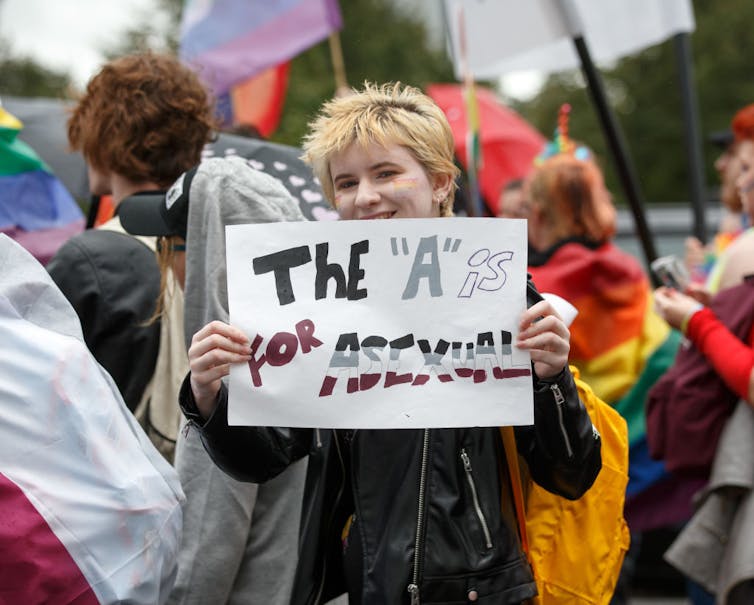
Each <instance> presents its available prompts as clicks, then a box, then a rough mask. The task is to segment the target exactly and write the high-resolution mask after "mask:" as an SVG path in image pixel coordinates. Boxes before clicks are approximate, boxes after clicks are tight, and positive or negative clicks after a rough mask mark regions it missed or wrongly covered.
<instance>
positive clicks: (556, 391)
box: [550, 384, 573, 458]
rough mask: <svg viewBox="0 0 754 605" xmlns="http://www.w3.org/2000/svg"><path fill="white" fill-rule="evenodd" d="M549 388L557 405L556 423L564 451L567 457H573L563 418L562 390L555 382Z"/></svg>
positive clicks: (563, 400) (563, 397)
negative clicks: (563, 444)
mask: <svg viewBox="0 0 754 605" xmlns="http://www.w3.org/2000/svg"><path fill="white" fill-rule="evenodd" d="M550 390H551V391H552V396H553V397H555V405H556V406H557V408H556V409H557V410H558V424H559V425H560V432H561V433H562V435H563V441H564V443H565V446H566V452H567V454H568V457H569V458H573V447H571V442H570V440H569V439H568V431H566V427H565V421H564V420H563V407H564V404H565V396H564V395H563V391H561V390H560V386H558V385H557V384H551V385H550Z"/></svg>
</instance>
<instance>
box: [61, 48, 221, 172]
mask: <svg viewBox="0 0 754 605" xmlns="http://www.w3.org/2000/svg"><path fill="white" fill-rule="evenodd" d="M215 127H216V122H215V118H214V112H213V105H212V102H211V100H210V97H209V95H208V93H207V91H206V89H205V88H204V86H202V84H201V82H200V81H199V79H198V78H197V76H196V74H195V73H194V72H193V71H191V70H190V69H189V68H188V67H186V66H184V65H182V64H181V63H180V62H179V61H178V60H177V59H175V58H174V57H171V56H168V55H161V54H156V53H139V54H134V55H128V56H124V57H120V58H118V59H115V60H113V61H110V62H109V63H107V64H106V65H105V66H104V67H103V68H102V69H101V70H100V72H99V73H98V74H97V75H96V76H94V77H93V78H92V79H91V80H90V81H89V84H88V85H87V87H86V93H85V94H84V96H83V97H82V98H81V99H80V100H79V102H78V104H77V105H76V107H75V108H74V109H73V112H72V113H71V116H70V118H69V120H68V141H69V143H70V145H71V148H72V149H74V150H76V151H81V152H82V153H83V155H84V158H85V159H86V161H87V162H89V163H90V164H91V165H92V166H93V167H94V168H95V169H97V170H100V171H105V172H114V173H116V174H119V175H122V176H124V177H125V178H127V179H129V180H131V181H137V182H138V181H153V182H155V183H157V184H159V185H162V186H167V185H170V184H171V183H173V181H175V179H177V178H178V177H179V176H180V175H181V174H182V173H183V172H185V171H186V170H188V169H189V168H191V167H192V166H194V165H195V164H198V163H199V160H200V159H201V152H202V148H203V147H204V145H205V143H207V142H208V141H209V140H210V139H211V136H212V132H213V130H214V129H215Z"/></svg>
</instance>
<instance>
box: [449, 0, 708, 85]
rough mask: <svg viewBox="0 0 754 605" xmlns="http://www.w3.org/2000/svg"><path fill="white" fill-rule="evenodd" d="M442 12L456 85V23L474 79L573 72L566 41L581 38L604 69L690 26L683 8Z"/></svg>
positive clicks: (583, 6) (456, 6) (474, 5)
mask: <svg viewBox="0 0 754 605" xmlns="http://www.w3.org/2000/svg"><path fill="white" fill-rule="evenodd" d="M445 6H446V16H447V19H448V26H449V27H448V30H449V32H450V36H451V45H452V51H453V61H454V65H455V70H456V76H457V77H458V78H459V79H460V78H461V77H462V76H463V74H462V69H461V65H462V56H461V42H460V40H461V34H460V31H459V30H460V26H459V24H460V23H461V22H463V23H465V29H466V49H467V50H466V52H467V57H466V60H467V63H468V66H469V69H470V71H471V73H472V74H473V76H474V77H475V78H477V79H493V78H497V77H499V76H502V75H505V74H508V73H510V72H514V71H519V70H540V71H544V72H556V71H561V70H564V69H573V68H576V67H578V66H579V58H578V55H577V54H576V51H575V49H574V48H573V42H572V38H573V37H575V36H578V35H583V36H584V38H585V40H586V42H587V44H588V46H589V50H590V53H591V55H592V58H593V60H594V61H595V62H597V63H604V62H610V61H615V60H617V59H619V58H621V57H623V56H626V55H630V54H632V53H636V52H638V51H640V50H642V49H644V48H647V47H648V46H652V45H654V44H659V43H660V42H662V41H664V40H666V39H667V38H669V37H670V36H672V35H674V34H676V33H679V32H690V31H693V30H694V26H695V23H694V11H693V8H692V6H691V2H690V0H527V1H526V2H520V1H518V0H445ZM460 10H462V12H463V20H461V19H460V18H459V16H458V14H459V11H460Z"/></svg>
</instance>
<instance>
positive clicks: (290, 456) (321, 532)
mask: <svg viewBox="0 0 754 605" xmlns="http://www.w3.org/2000/svg"><path fill="white" fill-rule="evenodd" d="M534 387H535V394H534V398H535V404H534V422H535V424H534V425H533V426H528V427H517V429H516V441H517V445H518V449H519V452H520V453H521V454H522V456H523V457H524V459H525V460H526V462H527V463H528V468H529V472H530V473H531V476H532V478H533V479H534V480H535V481H536V482H537V483H539V484H540V485H541V486H543V487H545V488H546V489H548V490H550V491H553V492H555V493H558V494H560V495H562V496H564V497H566V498H571V499H575V498H578V497H579V496H580V495H581V494H583V493H584V492H585V491H586V490H587V489H588V488H589V487H590V486H591V484H592V483H593V481H594V479H595V478H596V476H597V474H598V473H599V470H600V468H601V457H600V437H599V434H598V433H597V432H596V431H595V430H594V429H593V427H592V424H591V421H590V419H589V416H588V414H587V412H586V411H585V409H584V406H583V404H582V403H581V402H580V401H579V399H578V393H577V391H576V387H575V384H574V382H573V377H572V375H571V373H570V372H569V371H568V370H567V369H566V370H564V371H563V372H562V373H561V374H560V375H559V376H558V377H557V379H556V380H555V381H554V382H552V383H550V382H544V381H538V380H536V379H535V385H534ZM180 400H181V407H182V408H183V410H184V413H185V414H186V416H187V417H188V418H189V419H190V420H192V421H193V423H194V424H196V425H197V426H198V427H199V430H200V431H201V437H202V440H203V442H204V445H205V447H206V448H207V450H208V452H209V453H210V455H211V457H212V458H213V460H214V461H215V463H216V464H218V465H219V466H220V467H221V468H223V469H224V470H225V471H226V472H228V473H229V474H230V475H232V476H233V477H235V478H236V479H240V480H244V481H254V482H263V481H265V480H267V479H270V478H271V477H274V476H275V475H276V474H278V473H280V472H281V471H282V470H283V469H285V468H286V467H287V466H288V465H289V464H290V463H291V462H292V461H294V460H297V459H299V458H302V457H304V456H306V455H307V454H308V455H309V467H308V472H307V479H306V488H305V493H304V506H303V510H302V517H301V528H300V532H301V533H300V546H299V557H300V558H299V565H298V569H297V572H296V578H295V584H294V588H293V595H292V597H291V603H292V604H294V605H304V604H306V605H317V604H320V603H324V602H326V601H327V600H329V599H331V598H333V597H335V596H337V595H339V594H342V593H343V592H345V590H346V587H345V582H344V578H343V569H342V563H341V552H342V546H341V530H342V529H343V527H344V524H345V522H346V520H347V518H348V516H349V515H350V514H351V513H355V514H356V516H357V518H358V520H359V521H358V523H357V528H358V531H359V532H360V534H359V539H360V544H361V550H362V599H361V602H362V603H363V604H364V605H384V604H394V603H412V604H413V603H419V602H421V603H444V604H446V605H447V604H454V603H459V604H461V603H468V602H469V593H470V592H472V591H476V594H477V595H478V598H477V600H476V602H477V603H480V604H487V605H492V604H495V605H502V604H507V603H521V602H522V601H523V600H525V599H528V598H530V597H532V596H534V595H535V594H536V586H535V584H534V581H533V578H532V574H531V569H530V567H529V565H528V563H527V561H526V558H525V556H524V554H523V553H522V551H521V547H520V543H519V539H518V533H517V526H516V522H515V512H514V510H513V508H512V504H511V502H512V499H511V497H510V495H509V489H510V488H509V482H508V480H507V467H506V464H505V457H504V453H503V449H502V444H501V439H500V433H499V430H498V429H497V428H495V427H493V428H467V429H425V430H359V431H355V432H354V433H353V435H352V438H351V439H349V442H348V443H346V442H345V440H344V439H343V432H341V431H332V430H315V429H286V428H267V427H238V426H233V427H230V426H228V424H227V391H226V390H225V389H224V388H223V389H222V390H221V392H220V394H219V403H218V407H217V408H216V410H215V412H214V414H213V415H212V417H211V418H209V420H207V421H206V422H204V423H203V422H202V421H201V419H200V418H199V416H198V414H197V411H196V406H195V404H194V402H193V397H192V394H191V388H190V385H189V380H188V377H187V379H186V380H185V381H184V384H183V388H182V390H181V395H180ZM347 468H348V469H350V472H348V473H346V471H345V469H347ZM349 492H350V494H349Z"/></svg>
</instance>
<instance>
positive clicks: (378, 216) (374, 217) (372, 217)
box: [359, 210, 395, 221]
mask: <svg viewBox="0 0 754 605" xmlns="http://www.w3.org/2000/svg"><path fill="white" fill-rule="evenodd" d="M394 214H395V210H391V211H388V212H380V213H379V214H370V215H368V216H362V217H361V218H360V219H359V220H362V221H377V220H380V219H384V218H391V217H392V216H393V215H394Z"/></svg>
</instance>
